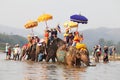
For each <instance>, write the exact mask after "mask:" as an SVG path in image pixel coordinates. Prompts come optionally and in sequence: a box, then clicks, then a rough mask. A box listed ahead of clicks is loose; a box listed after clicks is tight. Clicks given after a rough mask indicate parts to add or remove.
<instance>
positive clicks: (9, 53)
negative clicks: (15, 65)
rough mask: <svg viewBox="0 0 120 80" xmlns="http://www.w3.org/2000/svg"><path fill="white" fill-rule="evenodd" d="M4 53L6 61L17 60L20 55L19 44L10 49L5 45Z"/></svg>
mask: <svg viewBox="0 0 120 80" xmlns="http://www.w3.org/2000/svg"><path fill="white" fill-rule="evenodd" d="M5 52H6V59H8V60H10V59H13V60H19V56H20V53H21V48H20V46H19V44H16V45H15V46H14V47H13V48H12V47H11V46H10V44H9V43H6V48H5Z"/></svg>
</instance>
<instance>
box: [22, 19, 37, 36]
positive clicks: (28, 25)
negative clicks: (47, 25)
mask: <svg viewBox="0 0 120 80" xmlns="http://www.w3.org/2000/svg"><path fill="white" fill-rule="evenodd" d="M36 26H38V22H37V21H33V20H30V21H28V22H27V23H26V24H25V25H24V27H25V28H26V29H31V30H32V35H34V33H33V28H34V27H36Z"/></svg>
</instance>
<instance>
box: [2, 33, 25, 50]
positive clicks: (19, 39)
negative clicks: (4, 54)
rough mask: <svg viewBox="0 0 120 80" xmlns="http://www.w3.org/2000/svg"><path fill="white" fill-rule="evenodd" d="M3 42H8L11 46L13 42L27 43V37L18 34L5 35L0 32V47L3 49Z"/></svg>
mask: <svg viewBox="0 0 120 80" xmlns="http://www.w3.org/2000/svg"><path fill="white" fill-rule="evenodd" d="M5 43H9V44H10V45H11V46H14V45H15V44H20V46H22V45H23V44H25V43H27V39H26V38H24V37H22V36H19V35H6V34H1V33H0V49H1V50H3V49H4V48H5Z"/></svg>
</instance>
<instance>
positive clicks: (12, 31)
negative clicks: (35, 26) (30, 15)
mask: <svg viewBox="0 0 120 80" xmlns="http://www.w3.org/2000/svg"><path fill="white" fill-rule="evenodd" d="M0 33H3V34H8V35H20V36H23V37H26V35H28V34H30V33H31V30H30V29H22V28H13V27H9V26H5V25H0ZM35 34H37V33H36V32H35Z"/></svg>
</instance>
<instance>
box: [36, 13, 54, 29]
mask: <svg viewBox="0 0 120 80" xmlns="http://www.w3.org/2000/svg"><path fill="white" fill-rule="evenodd" d="M52 18H53V17H52V15H50V14H43V15H40V16H39V17H38V19H37V21H38V22H44V21H45V24H46V28H47V27H48V26H47V21H48V20H50V19H52Z"/></svg>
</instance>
